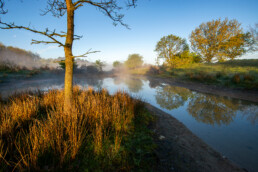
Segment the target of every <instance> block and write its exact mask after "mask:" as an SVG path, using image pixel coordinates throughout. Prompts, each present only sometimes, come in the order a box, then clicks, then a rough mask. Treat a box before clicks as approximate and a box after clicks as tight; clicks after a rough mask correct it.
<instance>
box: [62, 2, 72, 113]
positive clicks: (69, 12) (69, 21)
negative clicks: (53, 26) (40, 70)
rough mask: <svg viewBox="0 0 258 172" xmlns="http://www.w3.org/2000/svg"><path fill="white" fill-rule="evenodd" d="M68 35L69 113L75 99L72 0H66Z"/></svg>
mask: <svg viewBox="0 0 258 172" xmlns="http://www.w3.org/2000/svg"><path fill="white" fill-rule="evenodd" d="M66 7H67V36H66V41H65V47H64V51H65V81H64V111H65V112H66V113H69V112H70V110H71V107H72V100H73V53H72V47H73V37H74V6H73V3H72V0H66Z"/></svg>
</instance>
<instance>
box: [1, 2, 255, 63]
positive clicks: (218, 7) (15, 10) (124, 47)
mask: <svg viewBox="0 0 258 172" xmlns="http://www.w3.org/2000/svg"><path fill="white" fill-rule="evenodd" d="M121 1H122V0H121ZM45 6H46V1H43V0H23V1H19V0H6V8H7V9H8V13H7V14H6V15H1V16H0V17H1V20H2V21H3V22H15V24H17V25H24V26H31V27H33V28H35V29H39V30H44V29H45V28H49V29H50V30H54V29H56V30H57V31H65V30H66V18H65V16H64V17H62V18H54V17H52V16H51V15H46V16H41V15H40V13H41V10H42V9H44V8H45ZM257 7H258V1H257V0H139V1H138V4H137V7H136V8H131V9H129V10H124V11H123V13H124V14H125V17H124V19H123V20H124V22H125V23H127V24H128V25H129V26H130V28H131V30H128V29H126V28H125V27H123V26H119V25H118V26H116V27H114V26H113V24H112V21H111V20H110V19H109V18H108V17H106V16H105V15H103V14H102V13H101V12H100V11H99V10H96V8H94V7H88V6H85V7H82V8H81V9H79V10H78V11H76V14H75V33H76V34H77V35H83V38H82V39H81V40H80V41H76V42H75V43H74V49H73V53H74V55H80V54H83V53H84V52H86V51H87V50H89V49H90V48H91V49H92V50H99V51H101V52H100V53H96V54H92V55H90V56H89V57H87V58H86V59H87V60H89V61H95V60H97V59H101V60H102V61H105V62H107V63H112V62H113V61H115V60H120V61H125V60H126V59H127V57H128V55H129V54H132V53H139V54H141V55H142V56H143V57H144V61H145V62H147V63H153V64H154V63H155V58H156V55H157V54H156V53H155V52H154V49H155V45H156V43H157V42H158V41H159V39H160V38H161V37H162V36H166V35H169V34H174V35H177V36H180V37H183V38H186V39H188V38H189V35H190V33H191V31H192V30H194V29H195V28H196V27H198V26H199V25H200V24H201V23H202V22H207V21H210V20H212V19H218V18H221V19H224V18H225V17H228V19H236V20H238V21H239V22H240V23H241V24H242V27H243V29H244V30H246V29H248V26H249V25H254V24H255V23H258V10H257ZM0 38H1V39H0V42H2V43H3V44H5V45H7V46H16V47H19V48H22V49H26V50H30V51H32V52H36V53H38V54H40V56H41V57H43V58H57V57H63V56H64V53H63V49H62V48H60V47H58V46H56V45H31V44H30V43H31V39H38V40H42V39H45V38H43V37H42V36H39V35H37V34H34V33H31V32H29V31H22V30H0ZM243 58H258V53H256V54H248V55H246V56H244V57H243Z"/></svg>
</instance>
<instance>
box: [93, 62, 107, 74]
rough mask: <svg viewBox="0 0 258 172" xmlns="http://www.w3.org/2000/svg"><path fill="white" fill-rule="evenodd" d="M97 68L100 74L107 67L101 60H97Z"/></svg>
mask: <svg viewBox="0 0 258 172" xmlns="http://www.w3.org/2000/svg"><path fill="white" fill-rule="evenodd" d="M95 66H96V67H97V68H98V70H99V71H100V72H102V68H103V67H104V66H105V63H104V62H102V61H101V60H96V61H95Z"/></svg>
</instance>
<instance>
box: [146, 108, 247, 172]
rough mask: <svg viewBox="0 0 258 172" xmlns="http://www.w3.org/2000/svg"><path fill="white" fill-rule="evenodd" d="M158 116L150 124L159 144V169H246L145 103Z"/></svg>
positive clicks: (213, 171) (220, 171)
mask: <svg viewBox="0 0 258 172" xmlns="http://www.w3.org/2000/svg"><path fill="white" fill-rule="evenodd" d="M146 108H147V109H148V110H149V111H150V112H151V113H152V114H153V115H154V116H155V117H156V121H155V123H154V124H153V126H152V127H151V128H152V130H153V132H154V141H155V143H156V145H157V149H156V155H157V158H158V166H157V171H162V172H163V171H164V172H165V171H172V172H174V171H180V172H185V171H191V172H231V171H237V172H238V171H239V172H240V171H241V172H242V171H246V170H245V169H241V168H240V167H238V166H237V165H236V164H234V163H233V162H231V161H230V160H229V159H227V158H225V157H223V156H222V155H221V154H220V153H218V152H216V151H215V150H213V149H212V148H211V147H209V146H208V145H207V144H206V143H204V142H203V141H202V140H201V139H200V138H198V137H197V136H196V135H194V134H193V133H192V132H191V131H190V130H189V129H187V127H186V126H184V124H182V123H181V122H179V121H178V120H177V119H175V118H174V117H172V116H171V115H169V114H167V113H165V112H163V111H161V110H159V109H157V108H155V107H153V106H152V105H150V104H146Z"/></svg>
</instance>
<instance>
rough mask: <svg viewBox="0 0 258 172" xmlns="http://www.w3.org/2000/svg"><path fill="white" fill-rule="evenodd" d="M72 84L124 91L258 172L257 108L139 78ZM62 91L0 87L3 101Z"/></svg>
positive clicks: (58, 82)
mask: <svg viewBox="0 0 258 172" xmlns="http://www.w3.org/2000/svg"><path fill="white" fill-rule="evenodd" d="M74 82H75V84H77V85H79V86H81V87H84V88H87V87H88V86H91V87H94V88H95V89H101V88H105V89H107V90H108V91H109V92H110V93H111V94H113V93H115V92H116V91H117V90H123V91H126V92H128V93H129V94H131V95H132V96H133V97H137V98H140V99H142V100H144V101H146V102H148V103H150V104H152V105H153V106H155V107H157V108H159V109H162V110H163V111H165V112H167V113H169V114H170V115H172V116H173V117H175V118H176V119H178V120H179V121H181V122H182V123H183V124H184V125H185V126H187V128H189V129H190V130H191V131H192V132H193V133H194V134H196V135H197V136H198V137H200V138H201V139H202V140H204V141H205V142H206V143H207V144H208V145H210V146H211V147H213V148H214V149H215V150H217V151H218V152H220V153H221V154H222V155H223V156H225V157H227V158H229V159H231V160H232V161H233V162H235V163H237V164H239V165H240V166H241V167H243V168H246V169H247V170H248V171H258V104H257V103H252V102H247V101H243V100H239V99H231V98H229V97H221V96H216V95H211V94H202V93H198V92H195V91H191V90H189V89H186V88H182V87H176V86H171V85H168V84H166V83H156V82H154V81H152V80H150V79H146V78H142V77H140V78H139V77H137V78H136V77H127V78H123V77H117V78H102V79H96V78H85V77H83V76H81V77H80V76H75V79H74ZM62 87H63V77H58V78H57V77H52V78H51V77H50V78H47V79H39V80H33V79H29V80H23V81H22V82H20V81H19V82H14V81H12V82H9V83H3V84H0V94H1V95H2V96H3V97H5V96H8V95H10V94H12V93H13V92H15V91H24V90H36V89H40V90H48V89H52V88H54V89H59V88H62Z"/></svg>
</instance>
